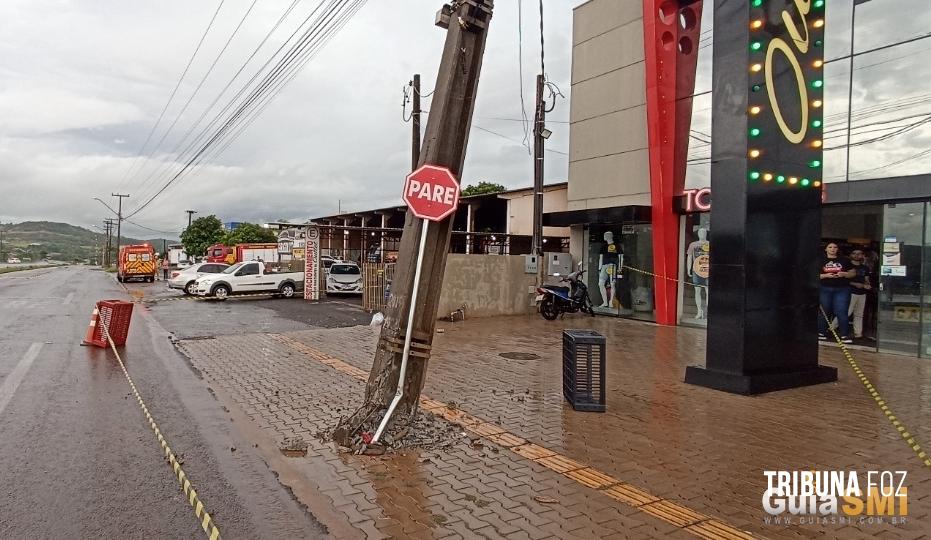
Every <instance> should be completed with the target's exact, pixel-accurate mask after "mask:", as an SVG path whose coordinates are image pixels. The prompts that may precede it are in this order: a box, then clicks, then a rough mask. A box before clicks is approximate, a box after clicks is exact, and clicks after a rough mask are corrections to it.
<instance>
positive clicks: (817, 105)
mask: <svg viewBox="0 0 931 540" xmlns="http://www.w3.org/2000/svg"><path fill="white" fill-rule="evenodd" d="M811 106H812V107H814V108H816V109H819V108H821V100H820V99H816V100H814V101H812V102H811Z"/></svg>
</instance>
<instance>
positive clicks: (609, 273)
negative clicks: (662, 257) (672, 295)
mask: <svg viewBox="0 0 931 540" xmlns="http://www.w3.org/2000/svg"><path fill="white" fill-rule="evenodd" d="M586 235H587V237H588V239H587V242H586V243H587V247H588V253H587V255H586V260H587V263H586V269H587V273H586V282H587V284H588V290H589V294H590V295H591V299H592V303H593V304H594V306H595V313H599V314H602V315H611V316H615V317H632V318H636V319H642V320H649V321H653V320H656V317H655V315H654V312H653V306H654V301H653V277H652V276H650V275H648V274H644V273H642V272H652V271H653V232H652V227H651V225H649V224H646V223H633V224H631V223H627V224H622V223H608V224H592V225H589V226H588V228H587V230H586Z"/></svg>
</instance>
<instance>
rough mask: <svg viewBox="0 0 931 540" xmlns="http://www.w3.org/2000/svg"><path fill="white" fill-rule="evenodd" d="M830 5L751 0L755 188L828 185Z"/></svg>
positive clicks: (819, 0)
mask: <svg viewBox="0 0 931 540" xmlns="http://www.w3.org/2000/svg"><path fill="white" fill-rule="evenodd" d="M784 4H785V5H784ZM824 4H825V0H790V1H788V2H780V1H775V0H751V1H750V6H749V9H750V40H749V63H750V66H749V77H750V81H749V82H750V84H749V88H748V93H749V96H748V109H747V111H748V113H749V121H748V124H749V125H748V138H749V141H748V148H747V156H748V157H749V160H750V161H749V165H750V166H749V171H748V179H749V181H750V182H753V183H758V184H762V185H764V186H773V187H782V188H796V189H804V188H809V189H817V188H820V187H821V182H822V179H821V172H822V170H823V169H822V135H823V132H824V129H823V128H824V116H823V111H824V101H823V96H824V77H823V70H824V9H825V5H824ZM791 8H794V9H791Z"/></svg>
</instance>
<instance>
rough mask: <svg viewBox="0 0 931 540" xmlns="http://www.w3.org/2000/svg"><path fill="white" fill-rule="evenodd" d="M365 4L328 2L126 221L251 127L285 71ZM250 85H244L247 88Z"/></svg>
mask: <svg viewBox="0 0 931 540" xmlns="http://www.w3.org/2000/svg"><path fill="white" fill-rule="evenodd" d="M365 2H366V0H355V2H354V3H353V4H352V5H350V7H349V9H348V10H344V9H343V8H345V7H346V5H347V0H338V1H334V2H331V4H330V7H329V8H328V12H327V13H326V14H324V15H322V16H321V17H319V18H318V19H317V21H316V23H315V24H314V25H313V26H311V27H310V28H308V30H307V31H305V33H304V35H303V36H302V38H301V39H300V40H299V41H298V43H296V44H295V45H293V46H292V47H291V49H290V50H289V52H288V53H287V54H286V55H285V56H284V57H283V58H281V59H280V60H279V61H278V63H277V65H276V66H275V68H274V69H273V70H272V71H271V72H270V73H269V74H268V75H266V76H265V77H264V78H263V80H262V81H261V82H260V84H259V85H258V87H256V88H255V89H253V91H252V92H251V93H250V95H249V96H248V97H247V98H246V99H245V100H244V101H243V102H241V103H240V104H239V106H238V107H237V108H236V110H235V112H234V113H233V114H231V115H230V116H229V117H227V119H226V122H225V123H224V124H223V125H222V126H221V127H220V128H219V129H217V130H215V131H214V132H213V134H212V135H210V136H209V138H208V140H207V141H206V142H204V143H203V144H202V145H201V147H200V148H199V149H198V150H197V151H196V152H195V153H194V155H193V157H191V158H190V159H188V160H187V161H186V162H185V163H184V164H183V165H182V166H181V168H180V170H179V171H178V172H177V173H175V174H174V175H173V176H172V177H171V178H170V179H168V181H167V182H165V184H164V185H163V186H162V188H161V189H159V190H158V191H157V192H156V193H155V194H154V195H152V196H151V197H150V198H149V199H148V200H146V201H145V202H144V203H143V204H142V206H140V207H138V208H136V209H135V210H134V211H133V212H132V213H130V215H129V217H131V216H132V215H135V214H137V213H139V212H141V211H142V210H143V209H145V208H146V207H148V206H149V205H150V204H151V202H152V201H154V200H155V199H156V198H157V197H158V196H160V195H161V194H162V193H164V192H165V190H167V189H168V188H169V187H170V186H171V185H173V184H174V183H175V182H176V181H177V180H178V179H179V178H181V177H182V176H183V175H184V174H185V173H187V172H189V171H190V170H191V169H192V168H193V167H196V166H197V165H198V164H199V163H200V162H201V161H202V160H203V158H204V157H205V154H206V153H207V152H208V151H209V150H212V149H214V148H216V146H218V145H219V144H221V143H222V141H223V139H224V137H226V138H227V141H229V137H230V134H231V133H232V132H233V130H234V129H236V126H237V125H243V124H244V123H251V120H249V114H250V113H251V112H253V111H255V109H256V108H258V107H263V105H262V100H265V104H267V103H268V102H269V101H270V100H269V99H266V98H267V97H268V96H269V94H270V93H272V92H275V88H276V85H277V88H278V89H279V90H280V88H281V87H282V86H283V84H281V85H279V84H278V83H280V82H282V81H285V82H284V84H286V82H288V81H290V80H291V79H293V75H292V76H291V77H290V78H289V77H288V73H289V71H288V70H289V69H290V68H291V67H292V66H293V65H295V64H298V65H300V66H301V67H302V66H303V65H304V64H303V63H301V58H307V56H306V55H305V53H314V54H315V52H316V50H319V48H318V49H316V50H315V49H314V47H315V46H318V45H319V46H322V44H323V42H325V41H326V40H328V39H329V38H330V37H331V36H332V35H333V34H334V33H335V32H333V31H331V30H332V29H333V25H332V23H333V21H334V20H335V21H336V26H338V27H339V28H341V27H342V25H343V24H345V22H346V21H347V20H348V19H349V18H350V17H351V16H352V15H354V14H355V13H356V12H357V11H358V10H359V9H360V8H361V7H362V6H363V5H364V4H365ZM341 10H342V13H341V12H340V11H341ZM347 13H348V14H349V17H346V16H345V15H347ZM305 22H306V21H305ZM301 27H303V24H302V25H301ZM299 29H300V27H299ZM299 29H298V30H299ZM296 33H297V32H295V34H296ZM292 36H293V34H292ZM321 36H322V38H321ZM315 40H317V41H315ZM289 41H290V39H289V40H288V41H286V42H285V44H287V43H288V42H289ZM279 50H280V49H279ZM273 59H274V56H273V58H270V59H269V62H267V63H266V65H267V64H268V63H270V62H271V60H273ZM264 67H265V66H263V69H262V70H260V72H259V73H261V71H264ZM291 73H293V74H296V72H291ZM257 75H258V74H257ZM257 75H256V76H257ZM254 79H255V77H254V78H253V80H254ZM250 83H251V81H250ZM250 83H247V86H248V84H250ZM233 103H235V100H234V101H232V102H231V104H230V105H232V104H233ZM256 103H259V105H258V106H256ZM227 109H228V107H227ZM220 117H221V116H218V118H217V119H215V121H218V120H219V118H220ZM254 118H255V117H253V118H252V120H254ZM214 123H215V122H211V126H212V125H213V124H214ZM208 127H210V126H208ZM204 131H206V130H204ZM203 133H204V132H202V134H203ZM228 146H229V144H226V146H224V147H223V150H225V148H226V147H228Z"/></svg>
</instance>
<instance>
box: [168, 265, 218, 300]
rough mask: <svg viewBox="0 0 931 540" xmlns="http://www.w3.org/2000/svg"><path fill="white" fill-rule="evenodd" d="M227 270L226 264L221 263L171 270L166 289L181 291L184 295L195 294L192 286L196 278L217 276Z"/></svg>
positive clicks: (194, 288) (195, 290) (194, 286)
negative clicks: (208, 275) (210, 275)
mask: <svg viewBox="0 0 931 540" xmlns="http://www.w3.org/2000/svg"><path fill="white" fill-rule="evenodd" d="M227 268H229V265H228V264H223V263H211V262H205V263H197V264H193V265H191V266H188V267H187V268H183V269H178V270H172V271H171V278H169V279H168V287H169V288H171V289H181V290H182V291H184V294H196V292H197V289H196V285H195V284H194V282H195V281H197V278H199V277H201V276H206V275H207V274H219V273H220V272H222V271H224V270H226V269H227Z"/></svg>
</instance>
